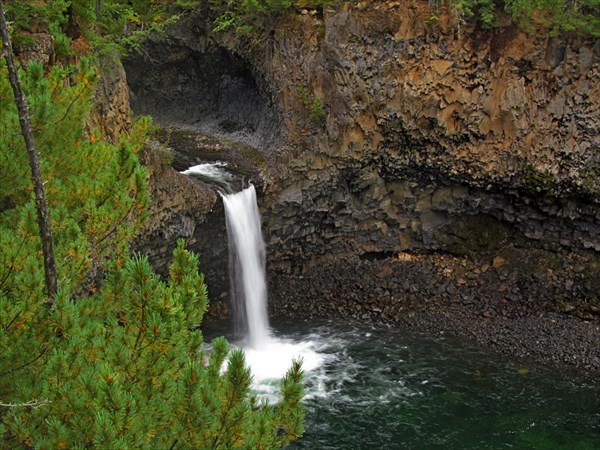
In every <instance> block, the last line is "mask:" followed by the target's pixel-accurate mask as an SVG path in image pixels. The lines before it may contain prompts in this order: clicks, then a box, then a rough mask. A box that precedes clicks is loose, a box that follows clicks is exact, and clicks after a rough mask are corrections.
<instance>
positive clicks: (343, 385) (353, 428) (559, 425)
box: [273, 323, 600, 450]
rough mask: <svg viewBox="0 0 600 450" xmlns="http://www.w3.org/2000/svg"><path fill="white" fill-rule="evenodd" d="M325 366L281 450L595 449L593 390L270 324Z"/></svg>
mask: <svg viewBox="0 0 600 450" xmlns="http://www.w3.org/2000/svg"><path fill="white" fill-rule="evenodd" d="M273 333H274V334H275V335H276V336H278V337H279V338H283V339H286V340H289V341H293V342H311V343H312V345H313V348H314V349H315V351H316V352H318V353H319V354H320V355H321V356H323V355H325V357H326V362H324V363H323V364H322V365H321V367H319V368H317V369H315V370H313V371H311V372H310V373H308V374H307V390H306V394H307V395H306V406H307V417H306V433H305V435H304V436H303V438H302V439H301V440H300V441H299V442H296V443H294V444H292V445H291V446H290V449H314V450H326V449H505V448H508V449H553V450H554V449H565V450H567V449H568V450H574V449H600V381H598V380H590V379H589V378H586V377H584V376H582V374H580V373H578V372H576V371H574V370H567V369H559V368H556V367H549V366H545V365H542V364H540V363H537V362H532V361H526V360H516V359H510V358H506V357H503V356H499V355H495V354H490V353H486V352H483V351H481V350H478V349H475V348H473V346H472V345H470V344H468V343H466V342H464V341H460V340H457V339H451V338H447V337H444V336H443V335H441V336H435V337H431V336H426V335H420V334H409V333H404V332H397V331H391V330H376V329H370V328H364V329H361V328H355V327H354V328H351V327H348V326H343V325H336V324H334V323H328V324H325V325H322V326H315V325H314V324H296V325H290V324H276V325H275V326H274V330H273Z"/></svg>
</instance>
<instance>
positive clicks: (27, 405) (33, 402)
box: [0, 398, 52, 409]
mask: <svg viewBox="0 0 600 450" xmlns="http://www.w3.org/2000/svg"><path fill="white" fill-rule="evenodd" d="M49 403H52V402H51V401H50V400H48V399H45V400H36V399H35V398H34V399H33V400H30V401H28V402H25V403H2V402H0V406H4V407H6V408H18V407H25V408H34V409H35V408H39V407H40V406H42V405H47V404H49Z"/></svg>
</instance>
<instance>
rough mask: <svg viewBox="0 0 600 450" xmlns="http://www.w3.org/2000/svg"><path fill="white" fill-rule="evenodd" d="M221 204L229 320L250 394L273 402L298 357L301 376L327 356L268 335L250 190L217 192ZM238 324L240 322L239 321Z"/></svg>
mask: <svg viewBox="0 0 600 450" xmlns="http://www.w3.org/2000/svg"><path fill="white" fill-rule="evenodd" d="M222 197H223V204H224V206H225V218H226V223H227V235H228V237H229V259H230V261H229V263H230V270H231V273H230V277H231V282H232V291H233V297H234V299H233V300H234V301H233V304H234V316H235V318H234V320H235V321H236V329H237V331H238V332H240V331H243V332H244V333H245V339H244V343H243V347H244V353H245V355H246V362H247V363H248V365H249V366H250V368H251V370H252V376H253V380H254V383H253V387H254V389H255V391H256V392H257V393H258V394H259V395H261V396H263V398H266V399H268V400H269V401H276V399H277V396H276V395H275V394H276V391H277V390H278V384H277V380H279V379H281V377H283V376H284V375H285V373H286V371H287V370H288V369H289V368H290V366H291V364H292V359H294V358H295V359H301V360H302V368H303V370H304V372H305V373H308V372H311V371H313V370H315V369H317V368H319V367H323V365H324V363H325V361H326V360H327V356H326V355H324V354H321V353H319V352H318V351H317V347H318V346H319V345H318V344H317V343H316V342H314V341H312V340H303V341H292V340H289V339H282V338H277V337H273V336H271V333H270V329H269V321H268V315H267V287H266V278H265V244H264V241H263V238H262V233H261V228H260V213H259V211H258V206H257V203H256V191H255V189H254V186H252V185H251V186H250V187H248V188H246V189H244V190H242V191H241V192H237V193H235V194H222ZM240 322H242V323H240Z"/></svg>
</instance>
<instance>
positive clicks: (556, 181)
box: [265, 2, 600, 262]
mask: <svg viewBox="0 0 600 450" xmlns="http://www.w3.org/2000/svg"><path fill="white" fill-rule="evenodd" d="M433 14H434V11H432V10H431V9H430V8H426V7H423V6H416V5H411V4H409V3H406V2H383V3H377V5H376V6H372V7H369V8H367V9H364V10H361V9H360V7H354V6H352V5H350V4H345V6H343V7H341V8H340V9H337V10H334V9H328V8H326V9H325V11H324V17H322V18H319V17H313V16H310V15H301V16H299V17H297V18H296V20H298V21H300V22H302V26H297V27H295V28H294V29H295V30H297V33H296V34H293V33H290V32H289V30H288V29H284V30H275V34H274V37H273V41H272V43H271V45H270V50H271V51H270V52H269V53H267V54H269V55H270V58H271V59H270V60H269V67H270V69H269V70H270V74H269V75H268V77H269V78H270V79H271V80H272V81H273V82H275V83H277V88H276V90H277V91H281V92H282V94H281V101H282V103H283V104H284V108H291V109H292V110H295V111H296V114H295V115H290V116H287V119H288V121H287V125H288V128H289V129H290V130H291V134H292V136H295V137H297V138H300V137H301V136H302V128H301V127H306V128H309V129H311V130H312V131H314V132H315V136H314V138H312V139H308V140H305V141H304V145H305V148H306V150H305V151H304V152H303V153H302V154H300V155H299V157H297V158H295V159H294V160H293V161H292V162H291V164H290V165H289V167H288V170H289V172H290V173H291V174H293V175H292V176H289V175H286V176H285V178H284V181H283V183H282V184H281V185H279V186H278V188H277V189H276V190H275V189H273V194H272V197H269V198H268V199H266V200H265V203H266V204H268V207H269V217H273V220H272V221H269V227H270V228H269V233H267V234H268V236H269V238H270V245H271V247H273V248H274V249H277V252H278V253H279V254H280V255H282V258H281V260H282V261H283V260H287V259H289V260H290V261H293V260H294V259H297V258H298V255H302V254H305V255H309V256H308V259H311V258H312V257H314V256H315V255H327V254H330V253H331V252H332V251H333V252H334V253H340V254H344V253H349V252H352V253H358V254H360V253H365V252H397V251H403V250H415V249H440V248H441V249H445V248H446V247H447V244H448V243H447V241H448V237H449V236H450V237H453V236H454V235H456V234H457V232H460V230H456V228H457V227H459V228H460V227H464V221H463V220H460V219H461V218H464V217H473V216H477V215H485V216H489V217H491V218H494V219H495V220H497V221H499V222H502V223H506V224H510V225H511V226H514V228H515V230H518V231H519V232H520V233H522V234H523V235H524V236H525V237H527V238H531V239H534V240H539V241H543V242H545V243H549V242H552V243H555V244H557V245H562V246H566V247H569V248H581V249H584V248H590V249H595V250H600V227H599V226H598V223H599V221H598V219H600V208H599V207H598V198H599V196H598V193H599V192H600V184H599V178H598V174H599V173H600V172H599V168H600V139H599V136H598V133H597V129H598V126H600V107H599V106H598V105H599V103H598V101H597V100H598V99H600V91H599V90H600V83H599V82H598V79H599V74H600V72H599V70H600V64H599V63H600V58H599V50H600V47H599V46H598V44H597V43H594V42H583V41H578V40H570V41H569V40H566V39H563V40H561V39H558V38H553V39H547V38H536V37H535V36H533V37H528V36H527V35H526V34H525V33H524V32H522V31H519V30H518V29H517V28H516V27H515V26H505V27H501V28H499V29H498V30H494V31H477V30H474V29H469V28H467V27H466V26H465V25H461V24H460V23H459V21H458V19H457V18H455V17H453V16H452V15H451V14H450V13H449V12H447V11H443V10H442V11H439V12H437V14H438V15H435V16H434V15H433ZM594 44H595V46H594ZM302 90H303V91H304V92H303V91H302ZM306 91H308V94H306ZM303 95H304V96H306V95H309V96H311V97H312V99H313V100H314V99H317V100H314V101H316V102H320V103H322V106H323V111H324V114H323V115H321V116H320V117H314V115H313V117H312V123H310V122H311V121H310V117H308V118H305V120H304V121H302V120H298V116H299V115H300V117H302V116H301V114H302V109H303V103H304V104H306V103H307V102H306V101H304V100H303V98H302V96H303ZM304 106H306V105H304ZM309 106H310V105H309ZM304 109H306V108H304ZM305 116H310V111H305ZM275 191H276V192H275ZM299 217H302V219H301V220H296V219H297V218H299ZM282 218H283V219H282ZM285 218H288V220H285ZM279 262H281V261H279Z"/></svg>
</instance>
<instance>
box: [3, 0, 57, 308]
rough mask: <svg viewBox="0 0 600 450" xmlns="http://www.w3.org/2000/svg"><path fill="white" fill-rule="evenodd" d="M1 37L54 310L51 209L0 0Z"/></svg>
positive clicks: (49, 300)
mask: <svg viewBox="0 0 600 450" xmlns="http://www.w3.org/2000/svg"><path fill="white" fill-rule="evenodd" d="M0 37H2V53H3V56H4V58H5V59H6V65H7V66H8V77H9V79H10V85H11V86H12V90H13V92H14V95H15V103H16V104H17V110H18V111H19V123H20V124H21V132H22V133H23V138H24V139H25V146H26V148H27V154H28V156H29V166H30V168H31V179H32V181H33V190H34V192H35V207H36V209H37V215H38V225H39V227H40V236H41V238H42V249H43V252H44V272H45V275H46V288H47V289H48V303H49V304H50V306H51V307H54V303H55V301H56V299H55V296H56V291H57V290H58V283H57V281H56V265H55V262H54V250H53V249H52V229H51V228H50V217H49V214H48V205H47V203H46V194H45V192H44V183H43V181H42V175H41V171H40V163H39V161H38V154H37V151H36V149H35V140H34V138H33V132H32V131H31V123H30V121H29V113H28V112H27V104H26V103H25V95H24V94H23V89H22V88H21V80H20V79H19V73H18V72H17V68H16V66H15V62H14V59H13V54H12V48H11V45H10V35H9V32H8V25H7V23H6V17H5V15H4V5H3V4H2V0H0Z"/></svg>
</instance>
